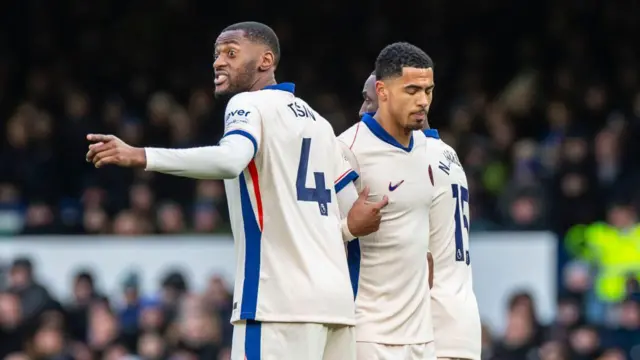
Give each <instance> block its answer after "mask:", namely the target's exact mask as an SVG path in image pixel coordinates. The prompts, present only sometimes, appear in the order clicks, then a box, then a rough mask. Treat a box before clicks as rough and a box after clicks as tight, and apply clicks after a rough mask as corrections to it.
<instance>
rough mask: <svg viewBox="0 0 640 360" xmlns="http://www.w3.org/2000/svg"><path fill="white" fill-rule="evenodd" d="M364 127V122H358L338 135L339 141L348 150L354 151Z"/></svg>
mask: <svg viewBox="0 0 640 360" xmlns="http://www.w3.org/2000/svg"><path fill="white" fill-rule="evenodd" d="M362 127H363V124H362V121H358V122H357V123H356V124H354V125H353V126H351V127H350V128H348V129H347V130H345V131H344V132H343V133H342V134H340V135H338V140H339V141H340V142H341V143H342V144H343V145H344V146H345V147H346V148H347V149H350V150H352V149H353V148H354V146H355V144H356V140H357V139H358V134H359V133H360V131H361V130H362V129H361V128H362Z"/></svg>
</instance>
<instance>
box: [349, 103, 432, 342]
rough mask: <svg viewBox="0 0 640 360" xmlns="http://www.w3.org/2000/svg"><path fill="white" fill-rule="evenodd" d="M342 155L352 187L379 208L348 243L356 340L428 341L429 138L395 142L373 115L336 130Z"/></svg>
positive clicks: (420, 135) (415, 136) (416, 135)
mask: <svg viewBox="0 0 640 360" xmlns="http://www.w3.org/2000/svg"><path fill="white" fill-rule="evenodd" d="M338 138H339V140H340V141H341V142H342V145H343V153H344V154H345V156H346V157H347V159H348V160H349V162H350V163H351V166H352V167H353V168H354V169H355V171H357V172H358V174H359V175H360V177H359V178H358V179H357V180H356V182H355V183H356V187H358V188H359V190H360V189H362V188H364V187H365V186H369V188H370V193H369V200H370V201H380V200H381V199H382V197H383V196H384V195H387V196H388V197H389V204H388V205H387V206H386V207H385V208H383V209H382V212H381V214H382V222H381V224H380V229H379V230H378V231H377V232H375V233H373V234H371V235H368V236H364V237H361V238H360V239H356V240H353V241H351V242H350V243H349V244H348V245H347V248H348V260H349V267H350V272H351V276H352V283H353V286H354V295H355V296H356V340H357V341H361V342H374V343H379V344H388V345H409V344H422V343H428V342H430V341H432V340H433V330H432V325H431V321H430V320H428V319H430V318H431V303H430V301H428V299H429V283H428V279H429V273H428V272H429V269H428V266H427V252H428V249H429V207H430V206H431V201H432V198H433V186H432V183H431V181H430V178H431V175H430V170H429V168H430V167H429V166H428V165H427V163H428V161H429V160H430V159H429V156H428V155H427V148H426V145H427V143H426V137H425V135H424V134H423V133H422V132H421V131H415V132H413V134H412V140H411V144H410V146H409V147H404V146H402V145H401V144H399V143H398V142H397V141H396V140H395V139H394V138H393V137H392V136H391V135H389V133H387V132H386V131H385V130H384V129H383V128H382V126H381V125H380V124H379V123H378V122H377V121H376V120H375V119H374V118H373V117H371V116H369V115H365V116H364V117H363V118H362V121H361V122H359V123H358V124H356V125H354V126H352V127H351V128H350V129H348V130H347V131H345V132H344V133H343V134H342V135H340V136H339V137H338Z"/></svg>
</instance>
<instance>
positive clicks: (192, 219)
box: [0, 0, 640, 360]
mask: <svg viewBox="0 0 640 360" xmlns="http://www.w3.org/2000/svg"><path fill="white" fill-rule="evenodd" d="M308 6H310V5H308V4H305V3H304V2H293V3H291V2H285V3H282V4H279V2H277V1H276V2H275V3H273V2H259V1H254V0H238V1H234V2H211V1H204V0H163V1H151V0H135V1H125V0H95V1H82V0H66V1H55V2H50V1H49V2H48V1H41V0H25V1H20V2H9V3H7V4H3V5H2V11H0V30H1V31H0V119H2V123H1V125H2V126H0V138H2V139H3V141H2V144H1V149H0V234H3V235H15V234H119V235H137V234H150V233H152V234H184V233H204V234H209V233H213V232H228V231H229V230H228V229H229V228H228V224H227V216H228V215H227V210H226V203H225V201H226V199H225V196H224V187H223V185H222V184H221V183H220V182H218V181H194V180H188V179H181V178H176V177H169V176H165V175H159V174H153V173H149V172H145V171H142V170H139V171H134V170H129V169H119V168H104V169H99V170H97V169H94V168H93V167H92V166H91V165H90V164H87V163H86V162H85V161H84V154H85V152H86V150H87V145H88V144H87V142H86V141H85V135H86V134H87V133H92V132H107V133H113V134H115V135H117V136H119V137H121V138H122V139H123V140H124V141H126V142H128V143H130V144H132V145H136V146H160V147H188V146H197V145H210V144H215V143H216V142H217V141H218V140H219V138H220V136H221V132H222V129H223V124H222V120H221V119H222V114H223V111H224V104H217V103H215V101H214V100H213V98H212V96H211V88H212V81H211V62H212V44H213V42H214V40H215V38H216V35H217V32H218V31H219V30H221V29H222V28H223V27H224V26H226V25H228V24H229V23H232V22H234V21H242V20H253V19H256V20H260V21H264V22H266V23H268V24H270V25H272V26H273V27H274V29H275V30H276V32H277V33H278V35H279V36H280V40H281V46H282V54H283V58H282V62H281V68H279V69H278V79H279V80H280V81H293V82H295V83H296V84H297V89H296V90H297V92H298V94H299V95H300V96H301V97H303V98H305V99H306V100H307V101H308V102H309V103H310V104H311V105H312V106H313V107H314V108H315V109H316V110H318V111H319V112H320V113H321V114H323V115H324V116H325V117H326V118H327V119H329V120H330V121H331V122H332V123H333V126H334V129H335V130H336V132H337V133H339V132H341V131H342V130H344V129H346V128H347V127H348V126H350V125H351V124H353V123H354V122H356V121H357V120H358V119H357V112H358V108H359V106H360V102H361V98H360V93H361V88H362V83H363V82H364V80H365V79H366V78H367V76H368V75H369V73H370V72H371V70H372V68H373V63H374V59H375V56H376V54H377V52H378V51H379V50H380V49H381V48H382V47H383V46H384V45H386V44H388V43H390V42H393V41H398V40H406V41H410V42H413V43H415V44H416V45H418V46H421V47H422V48H423V49H425V50H426V52H427V53H428V54H429V55H431V56H432V58H433V59H434V60H435V64H436V65H435V77H436V85H437V86H436V91H435V98H434V104H433V105H432V110H431V113H430V114H429V121H430V124H431V125H432V127H434V128H438V129H439V130H440V133H441V136H442V138H443V139H444V140H445V141H446V142H447V143H449V144H450V145H452V146H453V147H454V148H455V149H456V151H457V152H458V154H459V157H460V159H461V161H462V162H463V165H464V167H465V170H466V171H467V174H468V177H469V183H470V190H471V199H472V201H471V203H470V206H471V212H472V214H471V217H472V218H473V221H472V222H471V224H472V225H471V227H472V231H481V230H552V231H554V232H556V233H557V234H558V235H559V238H560V239H564V238H565V234H568V235H567V236H566V238H567V244H566V246H561V247H560V248H561V250H563V251H562V252H566V254H565V255H566V256H567V257H569V258H571V259H575V261H574V262H570V263H569V265H568V266H566V267H565V268H564V270H563V271H564V273H563V279H562V281H561V283H562V286H561V290H560V294H561V298H560V301H559V304H558V318H557V319H556V321H555V322H554V323H553V324H544V325H543V324H540V323H539V322H538V320H537V319H536V317H535V311H534V309H533V307H532V304H533V301H531V300H530V299H529V298H528V297H527V296H525V295H524V294H521V295H520V296H516V297H514V300H513V302H512V303H511V304H510V306H509V309H508V312H509V317H508V324H507V327H506V329H507V330H506V333H505V336H504V338H502V339H493V340H491V339H490V336H489V332H487V334H486V339H487V343H486V344H485V345H486V346H485V348H486V351H485V355H486V356H487V358H494V359H505V360H506V359H514V360H515V359H530V358H531V359H535V358H540V359H550V360H551V359H554V360H555V359H567V360H572V359H602V360H614V359H622V358H624V357H622V355H621V354H624V353H626V354H627V356H629V354H630V352H631V351H632V349H633V346H634V344H638V343H640V333H638V331H640V330H639V329H640V319H639V317H640V316H639V314H638V299H637V297H634V294H635V293H636V292H637V280H639V279H640V268H638V265H635V268H634V267H633V264H640V230H639V229H640V228H639V227H638V216H637V209H638V206H639V201H640V187H638V186H637V184H638V182H639V181H640V162H639V161H637V159H638V155H640V145H639V144H640V142H638V141H637V140H636V139H637V138H639V137H640V65H638V64H640V42H638V41H637V38H636V37H637V35H636V34H638V33H640V22H638V21H637V19H638V18H639V17H640V4H638V3H637V2H636V1H633V0H619V1H615V2H598V1H574V0H563V1H553V2H539V1H529V0H523V1H510V0H494V1H490V2H472V1H462V2H451V1H445V0H430V1H420V2H415V3H414V4H413V5H411V6H412V7H411V9H412V11H410V12H407V11H406V9H405V8H404V7H402V6H391V7H388V6H387V5H386V3H385V2H381V1H373V2H371V1H369V2H365V1H360V0H354V1H350V2H344V1H338V0H327V1H323V2H321V3H317V4H314V7H315V8H314V9H312V11H313V16H310V15H308V14H309V11H311V10H310V9H309V8H308ZM251 14H260V16H259V17H258V18H253V17H252V16H250V15H251ZM301 14H302V15H301ZM247 17H248V18H247ZM593 224H596V225H595V227H591V228H589V229H586V228H580V229H578V230H579V231H574V230H576V226H577V225H584V226H591V225H593ZM598 224H602V226H604V228H603V227H602V226H600V225H598ZM598 226H600V227H598ZM603 229H604V230H603ZM577 233H579V235H576V234H577ZM594 234H595V235H594ZM612 239H614V240H615V241H613V240H612ZM604 240H606V241H604ZM0 241H1V240H0ZM611 244H615V245H616V246H609V245H611ZM562 245H564V244H562ZM605 245H606V246H605ZM607 246H609V247H607ZM565 248H566V251H564V249H565ZM612 252H614V253H617V254H621V253H624V254H626V255H628V256H627V258H626V260H625V261H626V263H625V266H626V267H625V269H624V272H622V273H619V274H616V275H615V276H614V277H616V279H617V280H615V281H614V282H617V283H616V284H617V285H616V286H618V287H619V288H620V287H624V291H622V292H620V291H618V292H617V293H616V294H618V293H620V294H622V295H615V294H614V295H615V296H612V299H607V300H606V301H603V300H602V299H601V297H602V296H600V295H599V294H598V292H597V291H596V292H595V295H594V291H593V288H594V286H595V285H594V283H598V284H600V283H602V284H605V285H606V284H609V283H608V282H607V280H606V279H605V280H603V281H600V280H602V279H598V278H597V277H596V278H594V273H598V272H597V271H595V270H601V269H602V268H603V267H605V266H610V265H611V266H613V267H616V268H617V267H619V265H620V264H619V263H617V262H616V261H612V259H613V260H618V259H619V256H614V257H611V256H609V255H608V254H611V253H612ZM636 255H637V256H638V257H634V256H636ZM23 260H24V259H23ZM612 264H613V265H612ZM16 266H17V268H18V269H28V268H30V265H29V262H28V261H26V262H25V261H22V262H20V261H18V262H16ZM16 266H14V267H16ZM25 271H26V270H25ZM599 273H600V274H601V273H602V271H600V272H599ZM12 274H14V273H13V272H12ZM16 274H18V275H16V276H13V275H12V277H11V279H12V280H11V282H10V284H9V285H10V286H9V287H8V289H9V290H7V291H4V292H2V294H1V295H0V325H1V326H0V334H1V335H2V337H0V339H2V340H0V352H2V353H3V354H8V353H14V355H13V357H11V359H20V358H25V357H24V356H25V355H24V354H23V353H22V355H20V354H21V353H20V352H21V351H27V353H29V354H30V355H29V356H31V357H35V356H36V355H34V354H45V353H46V354H49V353H50V352H52V351H53V352H55V351H57V350H55V349H61V348H64V349H65V350H64V351H65V352H68V351H71V352H74V354H80V355H78V356H80V357H79V358H86V357H82V356H83V355H82V354H84V355H86V354H87V353H88V352H90V351H97V352H99V353H101V354H102V353H104V354H105V355H106V356H107V358H110V357H109V356H111V355H110V354H116V355H113V356H116V357H117V356H120V355H118V354H123V353H125V352H128V351H130V352H134V351H139V352H140V353H141V354H142V355H143V356H144V357H145V358H150V359H151V358H154V356H155V355H157V354H160V353H162V354H168V353H172V354H176V353H178V354H183V355H180V356H184V357H185V358H194V356H196V357H195V358H197V356H200V358H201V359H204V358H206V359H214V358H215V357H211V356H213V355H210V354H213V353H221V354H223V355H220V356H221V357H220V358H221V359H223V358H225V357H224V356H225V355H224V354H225V351H226V350H224V349H225V346H226V345H228V326H227V325H226V324H227V320H228V315H227V313H226V311H228V308H227V306H228V294H226V293H225V292H224V286H223V285H222V284H221V283H220V281H219V280H216V279H212V280H211V288H210V290H208V291H207V293H205V294H193V293H191V292H189V291H188V289H187V286H186V284H184V281H182V283H183V284H182V285H176V284H178V283H180V282H181V281H177V280H176V278H179V277H180V276H177V277H174V278H173V280H171V281H169V280H168V282H167V284H172V285H170V286H169V285H167V286H163V294H162V296H160V297H159V298H157V299H156V298H151V299H148V298H146V297H142V295H141V294H137V292H136V290H135V288H136V287H135V281H133V280H132V282H131V284H129V285H127V286H126V287H125V289H124V290H123V302H122V304H120V303H119V302H118V299H110V300H109V299H106V298H105V297H103V296H101V295H100V294H99V292H98V291H97V290H96V289H94V287H93V285H92V284H93V281H92V277H91V275H90V273H83V274H79V275H78V277H77V278H76V287H75V289H76V291H75V293H74V296H73V299H72V300H71V301H70V302H64V301H63V302H58V301H60V300H61V299H57V300H56V299H50V298H51V297H50V296H49V295H46V294H47V290H46V288H44V287H42V285H40V284H38V283H37V281H35V280H33V281H35V282H32V281H31V280H29V278H28V276H25V275H24V272H22V273H21V272H20V271H18V272H17V273H16ZM19 274H23V275H19ZM620 279H623V280H622V281H621V280H620ZM183 280H184V279H183ZM620 284H622V285H620ZM603 286H604V285H603ZM604 287H605V288H606V286H604ZM27 289H28V290H27ZM607 289H608V288H607ZM603 291H604V290H603ZM34 294H35V295H34ZM36 295H37V296H38V297H39V296H42V297H44V298H47V299H50V300H51V301H47V302H46V306H45V304H44V303H41V302H39V301H38V302H36V303H35V305H34V303H33V302H31V300H29V299H32V298H33V297H35V296H36ZM32 296H33V297H32ZM594 297H595V298H597V299H596V300H595V301H594V299H593V298H594ZM599 297H600V298H599ZM178 298H181V299H182V301H178V300H177V299H178ZM613 298H615V299H613ZM603 303H604V304H603ZM178 304H184V305H178ZM34 309H35V310H34ZM36 310H37V311H36ZM36 314H37V315H36ZM203 314H207V316H201V315H203ZM196 315H197V316H196ZM197 319H201V320H197ZM61 329H65V330H64V331H62V330H61ZM6 339H22V340H24V341H17V340H16V341H14V340H6ZM54 350H55V351H54ZM638 351H639V350H636V352H638ZM16 352H17V353H16ZM154 354H155V355H154ZM202 354H205V355H202ZM202 356H205V357H202ZM216 356H217V355H216ZM0 357H1V356H0ZM636 358H640V354H637V355H636Z"/></svg>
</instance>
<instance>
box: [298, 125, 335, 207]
mask: <svg viewBox="0 0 640 360" xmlns="http://www.w3.org/2000/svg"><path fill="white" fill-rule="evenodd" d="M310 150H311V139H310V138H304V139H302V149H301V150H300V164H299V165H298V176H297V178H296V193H297V196H298V201H311V202H316V203H318V207H319V208H320V215H322V216H327V215H328V210H327V204H328V203H330V202H331V190H329V189H327V186H326V183H325V180H324V173H323V172H314V173H313V177H314V179H315V182H316V184H315V186H316V187H315V188H308V187H307V170H308V169H309V151H310Z"/></svg>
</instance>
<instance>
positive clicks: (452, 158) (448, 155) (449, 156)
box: [442, 150, 462, 167]
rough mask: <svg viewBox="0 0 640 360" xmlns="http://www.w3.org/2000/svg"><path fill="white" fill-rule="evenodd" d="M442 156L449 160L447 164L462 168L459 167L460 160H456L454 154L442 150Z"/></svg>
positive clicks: (456, 157)
mask: <svg viewBox="0 0 640 360" xmlns="http://www.w3.org/2000/svg"><path fill="white" fill-rule="evenodd" d="M442 155H444V157H445V159H447V160H449V163H450V164H451V163H454V164H456V165H458V166H460V167H462V165H460V160H458V156H457V155H456V153H455V152H452V151H449V150H444V151H443V152H442Z"/></svg>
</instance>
